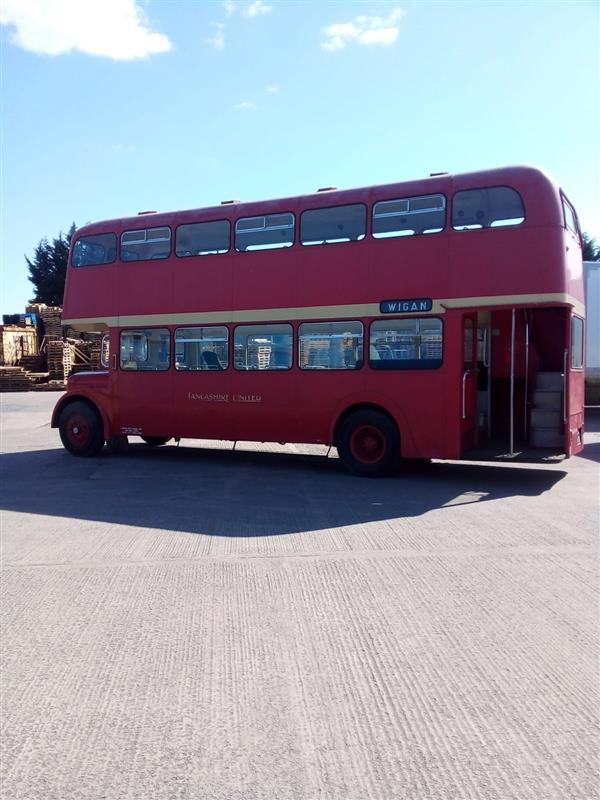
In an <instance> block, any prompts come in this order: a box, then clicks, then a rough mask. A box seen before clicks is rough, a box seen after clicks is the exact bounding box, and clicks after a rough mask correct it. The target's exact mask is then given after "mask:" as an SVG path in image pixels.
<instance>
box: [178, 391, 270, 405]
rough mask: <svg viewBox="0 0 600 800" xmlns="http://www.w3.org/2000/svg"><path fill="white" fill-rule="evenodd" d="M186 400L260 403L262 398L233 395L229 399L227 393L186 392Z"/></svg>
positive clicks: (258, 396) (251, 395)
mask: <svg viewBox="0 0 600 800" xmlns="http://www.w3.org/2000/svg"><path fill="white" fill-rule="evenodd" d="M188 400H196V401H198V400H199V401H200V402H202V403H262V396H261V395H260V394H234V395H232V396H231V397H230V396H229V394H228V393H225V394H216V393H212V392H207V393H198V392H188Z"/></svg>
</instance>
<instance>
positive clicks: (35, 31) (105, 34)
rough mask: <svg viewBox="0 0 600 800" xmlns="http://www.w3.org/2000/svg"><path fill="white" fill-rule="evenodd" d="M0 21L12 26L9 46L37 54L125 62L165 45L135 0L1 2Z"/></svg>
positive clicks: (166, 48)
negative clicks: (65, 54)
mask: <svg viewBox="0 0 600 800" xmlns="http://www.w3.org/2000/svg"><path fill="white" fill-rule="evenodd" d="M0 22H1V23H2V25H11V26H14V27H15V32H14V33H13V35H12V37H11V38H12V42H13V44H16V45H17V46H18V47H22V48H23V49H24V50H28V51H29V52H31V53H37V54H40V55H49V56H58V55H62V54H64V53H72V52H73V51H79V52H81V53H87V54H88V55H92V56H104V57H106V58H112V59H115V60H117V61H121V60H122V61H131V60H133V59H137V58H146V57H147V56H149V55H153V54H155V53H165V52H168V51H169V50H170V49H171V42H170V41H169V39H168V37H167V36H165V35H164V34H162V33H153V32H152V31H151V30H150V28H149V22H148V20H147V18H146V15H145V14H144V11H143V10H142V8H141V7H140V6H139V5H138V4H137V3H136V2H135V0H2V5H1V11H0Z"/></svg>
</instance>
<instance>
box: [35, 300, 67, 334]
mask: <svg viewBox="0 0 600 800" xmlns="http://www.w3.org/2000/svg"><path fill="white" fill-rule="evenodd" d="M40 316H41V318H42V320H43V322H44V334H45V336H46V338H47V339H62V308H58V307H53V306H43V307H40Z"/></svg>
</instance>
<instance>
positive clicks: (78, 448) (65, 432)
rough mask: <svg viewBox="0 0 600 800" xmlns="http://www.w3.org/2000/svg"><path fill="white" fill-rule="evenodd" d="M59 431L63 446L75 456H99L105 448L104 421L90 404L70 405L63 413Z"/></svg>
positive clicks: (78, 403) (76, 403)
mask: <svg viewBox="0 0 600 800" xmlns="http://www.w3.org/2000/svg"><path fill="white" fill-rule="evenodd" d="M58 429H59V431H60V438H61V441H62V443H63V445H64V446H65V448H66V449H67V450H68V451H69V453H72V454H73V455H74V456H97V455H98V453H99V452H100V451H101V450H102V448H103V447H104V431H103V429H102V420H101V419H100V415H99V414H98V412H97V411H96V410H95V409H94V408H93V407H92V406H91V405H89V404H88V403H82V402H80V401H77V402H74V403H69V405H68V406H66V408H64V409H63V411H62V412H61V415H60V418H59V421H58Z"/></svg>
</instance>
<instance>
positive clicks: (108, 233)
mask: <svg viewBox="0 0 600 800" xmlns="http://www.w3.org/2000/svg"><path fill="white" fill-rule="evenodd" d="M94 236H114V237H115V255H114V258H113V259H112V261H100V262H98V263H95V264H74V263H73V256H74V255H75V247H76V245H77V243H78V242H80V241H81V240H82V239H83V240H85V238H86V234H82V235H81V236H78V237H77V238H76V239H75V241H74V242H73V244H72V245H71V247H70V248H69V250H70V252H69V264H70V266H71V267H72V268H73V269H88V268H90V267H106V266H108V265H109V264H114V263H115V262H116V260H117V255H118V250H119V237H118V236H117V234H116V233H115V232H114V231H105V232H104V233H89V234H87V238H89V239H91V238H92V237H94Z"/></svg>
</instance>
